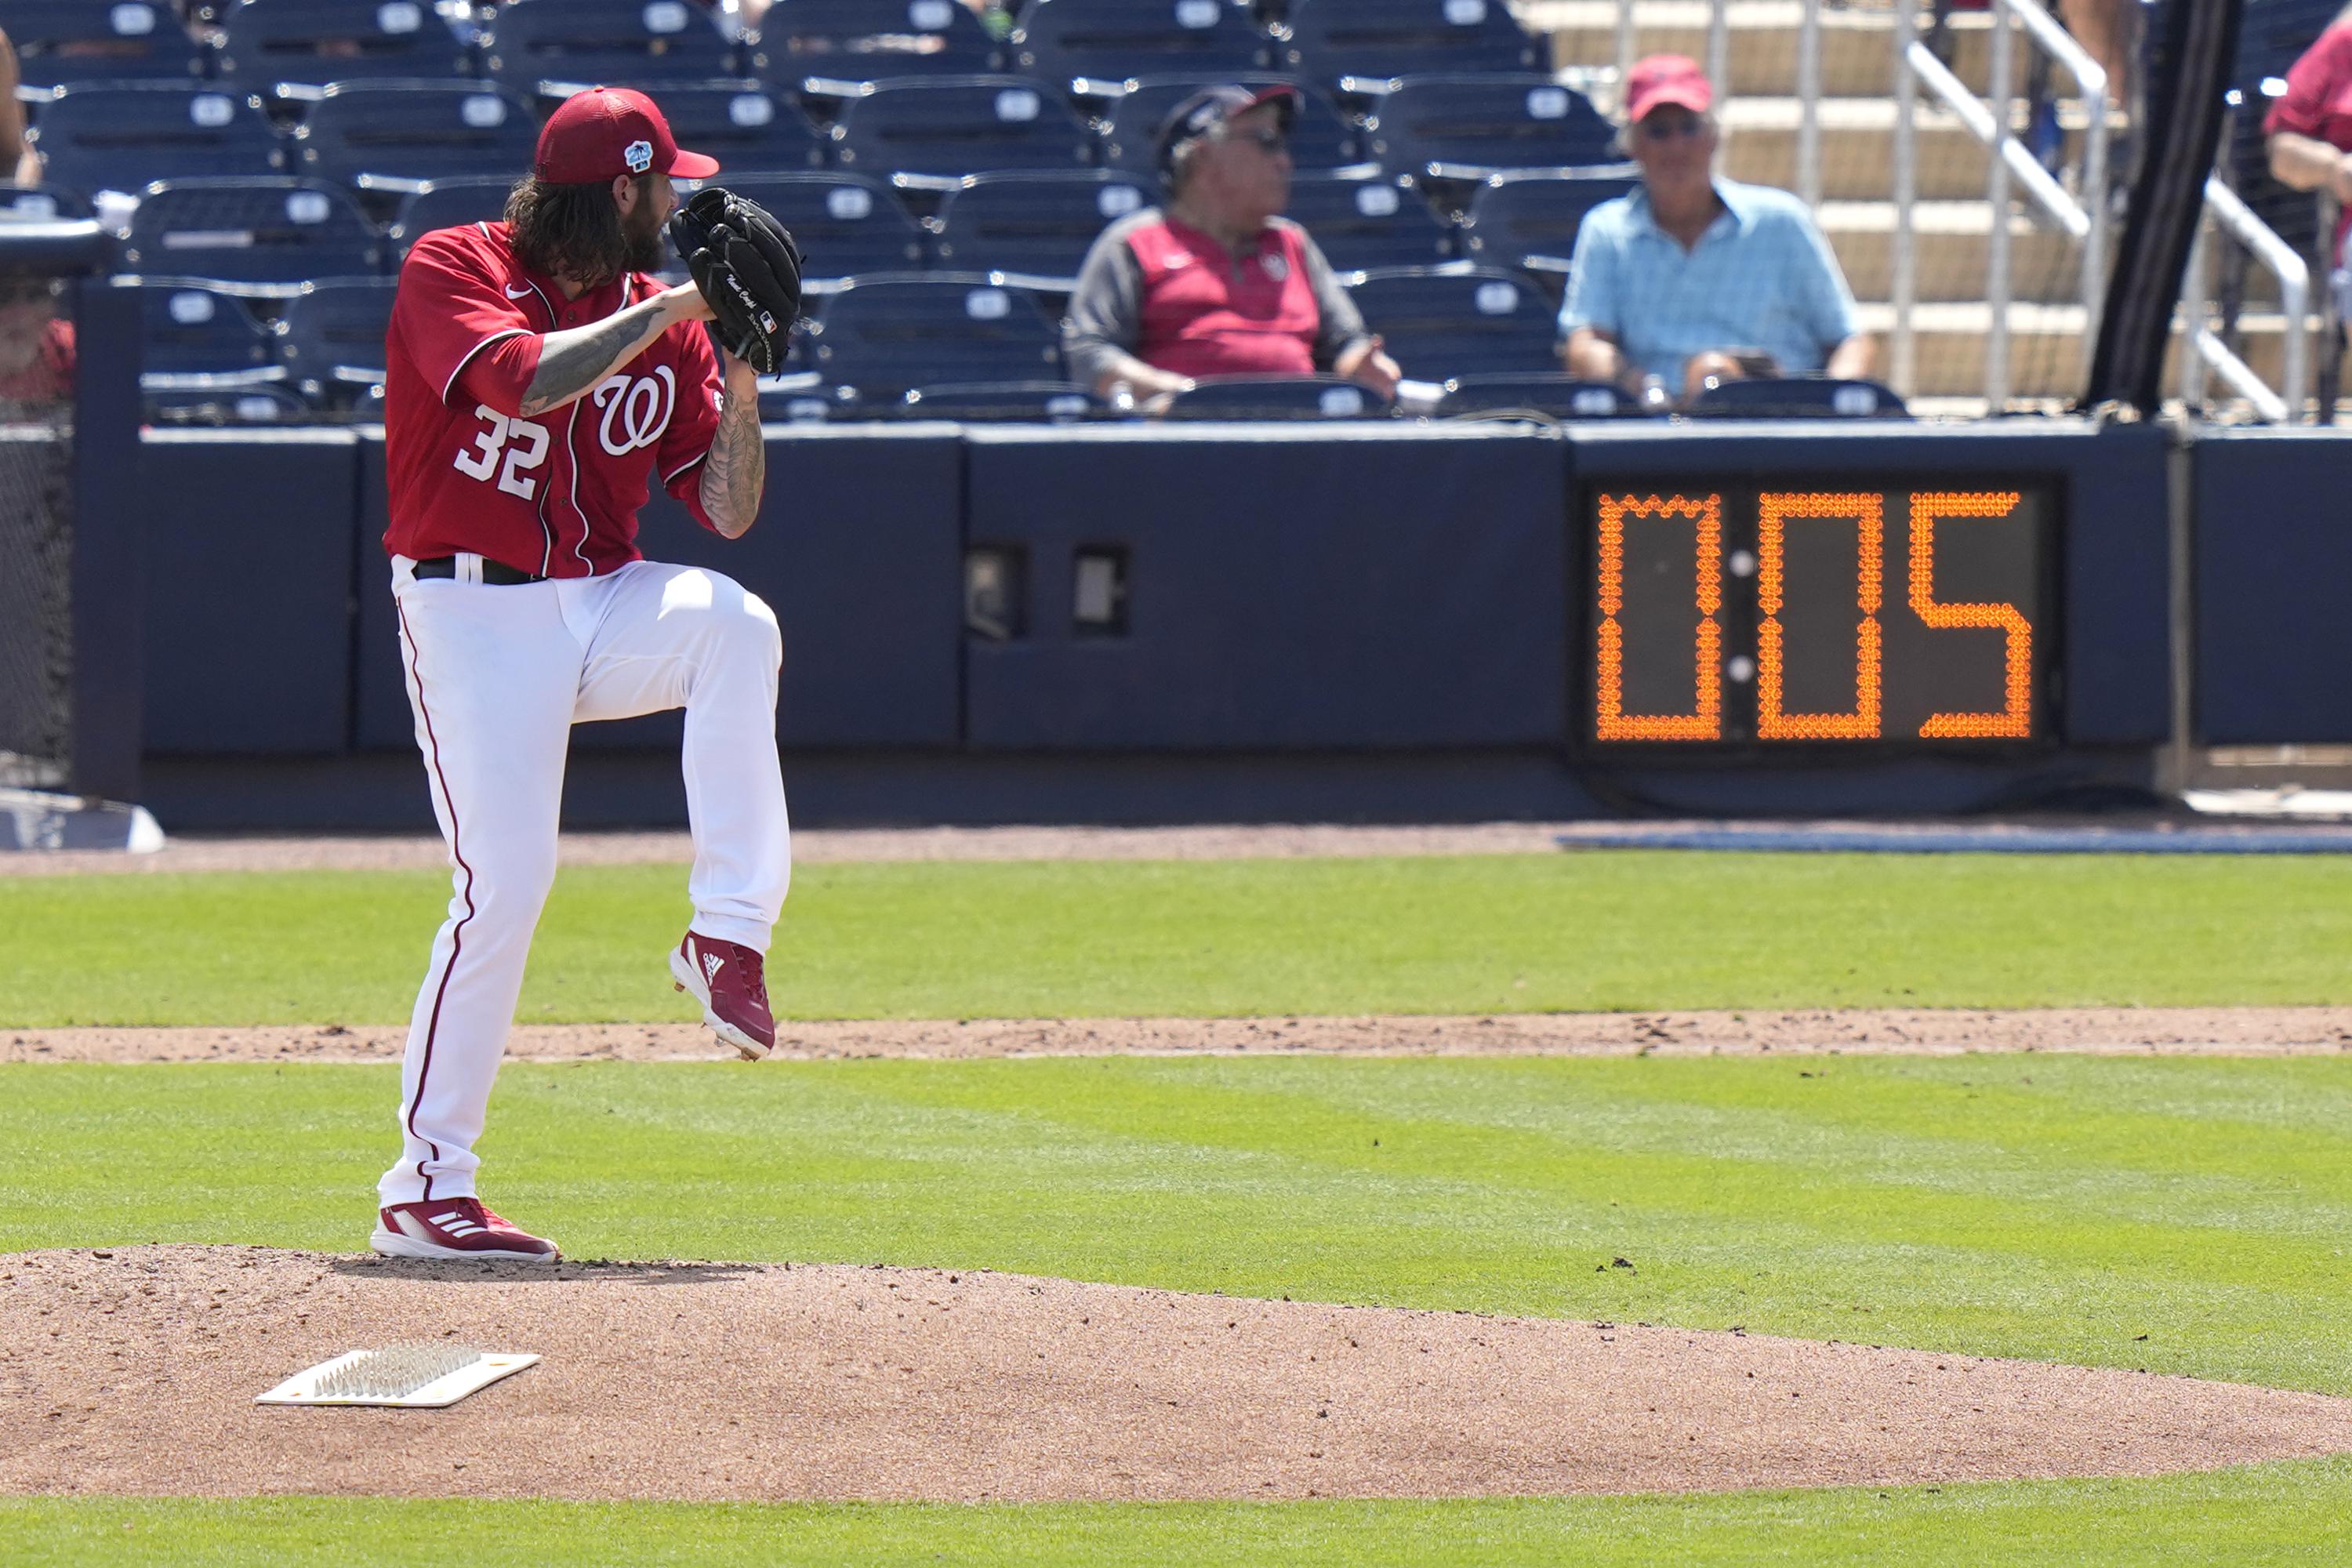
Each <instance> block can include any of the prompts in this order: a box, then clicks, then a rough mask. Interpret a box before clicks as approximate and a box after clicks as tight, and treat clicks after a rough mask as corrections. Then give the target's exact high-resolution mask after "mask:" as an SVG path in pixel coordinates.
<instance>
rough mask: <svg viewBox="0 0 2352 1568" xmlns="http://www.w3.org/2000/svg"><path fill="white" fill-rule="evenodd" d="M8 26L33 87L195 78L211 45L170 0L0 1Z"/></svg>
mask: <svg viewBox="0 0 2352 1568" xmlns="http://www.w3.org/2000/svg"><path fill="white" fill-rule="evenodd" d="M0 28H5V29H6V30H7V34H8V41H9V42H10V43H11V44H13V45H14V46H15V47H16V66H17V69H18V72H19V73H20V78H21V79H22V81H23V84H24V85H25V86H26V87H36V88H38V87H57V86H59V85H60V84H62V83H65V82H77V81H155V80H164V81H192V80H194V79H196V78H198V77H201V76H203V75H204V74H205V51H204V48H203V47H202V46H201V45H199V44H198V43H197V42H196V41H195V39H194V38H193V37H189V35H188V30H187V29H186V28H185V27H183V26H180V19H179V17H177V16H174V15H173V12H172V7H171V5H170V3H169V0H115V3H113V4H100V0H0Z"/></svg>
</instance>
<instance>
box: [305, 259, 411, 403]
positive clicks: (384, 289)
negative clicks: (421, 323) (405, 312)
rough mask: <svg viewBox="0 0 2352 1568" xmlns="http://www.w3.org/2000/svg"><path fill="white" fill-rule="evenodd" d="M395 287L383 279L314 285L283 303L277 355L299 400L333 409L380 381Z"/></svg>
mask: <svg viewBox="0 0 2352 1568" xmlns="http://www.w3.org/2000/svg"><path fill="white" fill-rule="evenodd" d="M397 287H398V285H397V284H395V283H394V280H393V279H389V278H347V279H335V280H332V281H330V282H325V283H314V284H312V285H311V286H310V288H308V289H303V290H302V292H300V293H299V294H297V295H295V296H294V298H293V299H291V300H288V301H287V304H286V314H285V315H284V316H283V317H282V318H280V320H279V321H278V354H279V357H280V358H281V359H282V360H283V361H284V362H285V364H286V371H287V374H288V376H289V378H290V379H291V380H292V382H293V384H295V386H297V387H298V388H299V389H300V391H301V393H302V395H303V396H305V397H307V398H309V399H310V401H311V402H312V403H313V404H315V405H320V406H322V407H338V406H342V405H347V404H349V403H350V402H352V400H353V399H355V398H357V397H359V396H361V395H362V394H363V393H364V392H365V391H366V389H367V388H369V387H371V386H376V385H380V384H383V378H384V342H383V339H384V333H385V331H387V330H389V329H390V327H391V325H392V300H393V294H394V290H395V289H397Z"/></svg>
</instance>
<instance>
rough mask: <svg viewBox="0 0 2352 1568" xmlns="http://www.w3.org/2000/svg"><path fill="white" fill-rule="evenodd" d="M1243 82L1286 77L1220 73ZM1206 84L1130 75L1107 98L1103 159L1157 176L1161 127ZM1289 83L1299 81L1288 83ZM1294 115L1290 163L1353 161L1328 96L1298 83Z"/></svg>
mask: <svg viewBox="0 0 2352 1568" xmlns="http://www.w3.org/2000/svg"><path fill="white" fill-rule="evenodd" d="M1225 79H1226V80H1229V81H1237V82H1240V83H1242V84H1243V85H1244V86H1245V87H1259V86H1271V85H1273V84H1274V83H1276V82H1280V81H1288V80H1289V79H1288V78H1286V77H1278V76H1268V75H1266V74H1265V73H1263V72H1257V71H1246V72H1241V73H1237V74H1236V75H1234V76H1232V77H1228V78H1225ZM1208 85H1209V83H1208V82H1207V81H1206V80H1205V79H1202V78H1198V77H1189V76H1147V77H1136V78H1133V79H1130V80H1129V82H1128V84H1127V88H1128V90H1127V91H1126V92H1125V93H1123V94H1122V95H1120V96H1119V97H1118V98H1116V99H1114V100H1111V105H1110V113H1109V117H1108V131H1107V132H1106V133H1105V134H1104V137H1103V146H1102V159H1103V163H1105V164H1107V165H1108V166H1109V167H1111V168H1114V169H1124V170H1126V171H1127V172H1128V173H1129V174H1140V175H1142V176H1143V177H1144V178H1146V179H1148V180H1149V179H1157V178H1158V177H1159V174H1160V161H1159V154H1160V148H1159V141H1160V123H1161V122H1162V121H1165V120H1166V119H1167V118H1168V116H1169V113H1170V112H1171V110H1174V109H1175V107H1176V106H1177V105H1178V104H1180V103H1181V102H1183V101H1184V100H1186V99H1188V98H1190V97H1192V94H1194V93H1195V92H1198V91H1199V90H1200V89H1202V88H1203V87H1206V86H1208ZM1292 85H1293V86H1298V85H1300V84H1298V83H1296V82H1293V83H1292ZM1300 100H1301V101H1300V103H1299V106H1298V115H1297V119H1296V120H1294V121H1292V123H1291V127H1290V162H1291V164H1292V166H1293V167H1295V168H1300V169H1336V168H1339V166H1340V165H1341V164H1344V163H1356V162H1358V161H1359V160H1360V158H1361V157H1362V156H1363V153H1362V152H1361V150H1360V149H1359V148H1358V146H1357V145H1356V132H1355V131H1354V129H1353V128H1352V127H1350V126H1349V124H1348V122H1347V121H1344V120H1342V119H1340V118H1339V110H1336V109H1334V108H1332V107H1331V100H1329V99H1328V98H1326V97H1324V96H1323V94H1322V93H1321V92H1319V91H1318V90H1317V89H1313V88H1311V87H1310V88H1302V89H1301V92H1300Z"/></svg>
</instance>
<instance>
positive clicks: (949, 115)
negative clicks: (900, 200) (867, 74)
mask: <svg viewBox="0 0 2352 1568" xmlns="http://www.w3.org/2000/svg"><path fill="white" fill-rule="evenodd" d="M833 136H834V161H835V163H839V164H840V165H841V166H842V167H843V168H845V169H853V170H856V172H858V173H860V174H879V175H888V174H909V175H914V176H916V177H917V178H918V180H920V181H929V183H932V184H937V185H938V186H940V188H945V187H946V186H947V185H949V184H953V183H954V182H955V181H956V180H959V179H961V178H962V177H963V176H964V175H966V174H977V173H979V172H980V171H982V170H983V169H1073V168H1076V167H1078V166H1079V165H1081V164H1083V163H1085V162H1086V153H1087V128H1086V126H1085V124H1084V123H1083V122H1082V121H1079V119H1078V117H1077V116H1076V114H1074V113H1072V112H1071V111H1070V107H1069V105H1068V104H1067V103H1066V102H1065V101H1064V100H1062V97H1061V95H1060V94H1058V93H1055V92H1053V91H1050V90H1049V89H1045V88H1044V87H1042V86H1040V85H1039V84H1038V83H1036V82H1034V81H1031V80H1029V79H1026V78H1025V77H1014V76H984V77H940V78H932V79H922V78H914V79H901V80H889V81H877V82H870V83H868V84H866V87H865V88H864V89H861V90H860V92H859V93H858V95H857V96H856V97H854V98H851V99H850V100H847V101H846V102H845V104H844V105H843V106H842V112H841V119H840V121H838V122H837V123H835V126H834V128H833Z"/></svg>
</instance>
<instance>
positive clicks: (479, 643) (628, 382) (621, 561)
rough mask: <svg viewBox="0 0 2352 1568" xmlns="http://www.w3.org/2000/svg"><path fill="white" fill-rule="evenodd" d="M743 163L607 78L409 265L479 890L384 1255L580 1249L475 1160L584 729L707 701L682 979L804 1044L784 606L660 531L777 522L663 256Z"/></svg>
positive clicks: (468, 843)
mask: <svg viewBox="0 0 2352 1568" xmlns="http://www.w3.org/2000/svg"><path fill="white" fill-rule="evenodd" d="M718 172H719V165H718V163H716V162H715V161H714V160H712V159H709V158H707V157H704V156H703V155H702V154H700V153H688V152H684V151H681V150H680V149H679V147H678V145H677V142H676V141H675V140H674V139H673V138H672V137H671V135H670V130H669V126H668V124H667V121H664V120H663V118H662V114H661V110H659V109H657V108H656V107H655V105H654V102H653V100H650V99H648V98H647V97H646V96H645V94H643V93H640V92H631V91H626V90H624V89H615V88H598V89H593V90H591V91H587V92H583V93H580V94H577V95H576V96H574V97H572V98H571V99H569V100H566V101H565V102H564V103H563V105H562V107H561V108H559V109H558V110H556V111H555V113H554V114H553V115H552V116H551V117H550V119H549V120H548V121H547V124H546V126H545V128H544V129H543V130H542V131H541V135H540V139H539V148H538V155H537V159H536V162H535V164H534V167H533V168H532V170H531V172H530V175H529V176H528V177H527V178H525V179H524V180H523V181H522V182H521V183H520V184H517V185H516V186H515V188H514V191H513V194H512V195H510V196H509V198H508V202H507V216H506V221H505V222H503V223H482V224H469V225H467V226H464V227H460V228H446V229H439V230H436V231H435V232H433V233H430V234H427V235H425V237H423V238H421V239H419V240H418V241H417V242H416V245H415V247H414V248H413V249H412V250H410V252H409V254H408V258H407V260H406V261H405V262H404V264H403V265H402V268H401V274H400V289H399V293H398V295H397V297H396V298H395V300H394V305H393V312H392V326H391V330H390V332H389V333H388V334H387V337H386V341H385V347H386V351H387V361H386V363H387V376H386V382H385V389H384V402H385V409H384V463H385V468H386V479H387V483H388V488H389V490H390V503H391V504H390V510H391V526H390V527H389V528H388V529H387V530H386V531H385V533H384V548H385V549H386V551H387V552H389V553H390V554H391V556H392V568H393V572H392V576H393V595H394V602H395V605H396V606H397V610H398V622H399V628H400V643H401V665H402V669H403V672H404V674H405V676H406V678H407V682H408V695H409V700H410V703H411V706H412V707H413V708H414V709H415V716H416V743H417V747H418V749H419V750H420V751H421V752H423V753H424V757H425V782H426V784H427V787H428V789H429V791H430V793H431V795H432V798H433V810H434V815H435V816H436V818H437V819H438V820H439V822H440V826H441V832H442V836H443V837H444V838H445V839H446V841H447V843H448V847H449V860H450V866H451V873H452V894H451V898H450V900H449V914H448V919H447V920H446V921H444V922H443V924H442V926H441V930H440V934H439V936H438V938H437V939H436V941H435V942H434V944H433V953H432V959H431V962H430V963H429V965H428V966H427V968H426V971H425V984H424V985H423V987H422V988H421V989H420V990H419V992H418V994H417V998H416V1007H415V1013H414V1015H413V1016H412V1018H411V1021H410V1025H409V1034H408V1051H407V1058H406V1065H405V1067H404V1068H403V1071H402V1075H401V1104H400V1128H401V1139H402V1148H401V1153H400V1158H399V1160H398V1161H397V1162H396V1163H394V1165H393V1167H392V1169H391V1170H389V1171H387V1172H386V1173H384V1176H383V1182H382V1183H381V1184H380V1186H379V1198H380V1210H381V1212H380V1215H379V1218H378V1223H377V1226H376V1230H375V1234H374V1237H373V1242H372V1245H373V1247H374V1248H375V1250H376V1251H378V1252H381V1253H385V1254H387V1255H390V1256H394V1257H403V1258H503V1259H514V1260H521V1261H533V1262H545V1261H550V1260H552V1259H553V1258H554V1257H555V1254H556V1248H555V1244H554V1243H552V1242H551V1241H548V1240H546V1239H544V1238H543V1237H536V1236H532V1235H530V1233H528V1232H526V1231H523V1230H520V1229H518V1228H516V1227H515V1226H511V1225H509V1224H508V1223H507V1222H506V1221H504V1220H502V1219H500V1218H499V1216H498V1215H495V1214H493V1213H491V1212H490V1211H489V1210H488V1209H487V1208H485V1207H484V1206H483V1205H482V1203H481V1200H480V1199H479V1197H478V1196H477V1195H476V1193H475V1187H474V1177H475V1171H476V1167H477V1166H478V1163H479V1162H478V1160H477V1159H476V1157H475V1155H474V1152H473V1150H474V1142H475V1140H476V1139H477V1138H478V1136H479V1134H480V1132H481V1130H482V1124H483V1119H484V1114H485V1111H486V1110H487V1107H488V1101H489V1095H490V1084H491V1080H492V1079H493V1078H495V1077H496V1075H497V1072H498V1066H499V1057H500V1056H501V1055H502V1054H503V1053H504V1051H505V1048H506V1036H507V1030H508V1027H509V1025H510V1024H511V1023H512V1022H513V1017H514V1006H515V998H516V995H517V994H518V992H519V991H520V988H521V984H522V974H523V963H524V960H525V958H526V956H527V955H528V953H529V952H530V938H531V932H532V929H533V927H534V926H536V924H537V923H538V920H539V911H540V907H541V904H542V902H543V901H544V900H545V899H546V897H547V891H548V888H549V885H550V884H551V881H552V880H553V879H554V875H555V851H556V826H557V819H558V816H559V812H560V808H561V806H562V794H563V766H564V758H565V753H566V752H567V751H568V749H569V746H570V739H571V731H572V724H573V723H574V722H575V721H583V720H595V719H620V718H625V717H628V716H630V715H633V714H638V713H648V712H654V711H656V710H661V709H666V708H684V709H685V710H686V744H685V773H686V795H687V808H688V815H689V816H690V819H691V821H692V824H693V828H694V847H695V859H694V870H693V873H692V875H691V877H690V879H689V880H688V891H689V893H690V894H691V895H692V898H693V901H694V918H693V921H692V923H691V925H690V927H689V929H688V931H687V934H686V936H685V939H684V940H683V941H682V942H680V943H679V944H678V947H677V950H676V951H674V952H672V953H671V954H670V960H669V967H670V973H671V976H672V978H673V980H674V982H675V983H676V984H677V986H678V987H679V988H680V989H682V990H688V991H690V992H692V993H693V994H694V996H695V999H696V1000H697V1001H698V1002H700V1003H701V1004H702V1006H703V1011H704V1018H705V1021H706V1022H707V1023H709V1025H710V1026H712V1028H713V1029H714V1030H715V1031H716V1032H717V1033H718V1034H719V1037H720V1038H722V1039H724V1040H726V1041H727V1042H728V1043H729V1044H730V1045H732V1046H734V1047H736V1048H737V1049H738V1050H740V1051H741V1052H742V1053H743V1054H745V1055H747V1056H759V1055H764V1054H765V1053H766V1052H767V1051H768V1050H769V1049H771V1048H772V1047H773V1045H774V1043H775V1023H774V1019H773V1017H772V1016H771V1014H770V1011H769V1007H768V999H767V991H766V984H765V978H764V975H763V973H762V954H763V953H764V952H766V950H767V946H768V942H769V937H770V933H771V931H772V928H773V926H774V924H775V921H776V917H777V915H778V914H779V913H780V912H781V910H782V906H783V900H784V890H785V885H786V882H787V879H788V877H789V868H790V862H791V857H790V845H789V838H788V830H787V826H786V822H785V816H784V791H783V779H782V773H781V770H780V768H779V766H778V763H777V759H776V731H775V710H776V683H777V672H778V668H779V665H780V662H781V659H782V638H781V636H780V634H779V632H778V630H777V626H776V617H775V615H774V613H773V612H772V611H771V610H770V609H769V608H768V606H767V605H764V604H762V603H761V601H760V600H759V599H758V598H757V597H756V596H755V595H751V594H749V593H746V592H745V591H744V590H743V589H742V588H741V587H740V585H738V584H735V583H734V582H732V581H730V579H728V578H726V577H723V576H721V575H719V574H717V573H714V572H705V571H700V570H697V569H693V568H688V567H682V566H670V565H664V564H660V563H655V562H650V561H646V560H645V559H644V558H643V557H642V556H641V555H640V554H639V553H638V551H637V546H636V532H637V511H638V509H639V508H641V507H642V506H644V504H645V502H646V496H647V492H648V490H649V489H650V485H651V483H652V481H654V480H655V479H658V480H659V481H660V483H661V484H662V486H663V487H664V488H665V489H667V490H668V491H669V493H670V494H671V495H673V496H675V497H677V499H678V500H679V501H681V502H683V503H684V505H685V507H686V509H687V510H688V512H690V513H691V514H693V516H694V519H695V521H698V522H699V523H701V524H702V525H703V526H704V527H706V528H709V529H712V530H714V531H717V532H719V533H720V534H723V535H725V536H726V537H727V538H730V539H733V538H736V537H739V536H740V535H741V534H742V532H743V531H745V530H746V529H748V528H750V527H751V524H752V521H754V520H755V519H756V518H757V517H758V516H759V513H760V502H761V491H762V489H763V487H764V485H765V482H766V473H767V457H766V448H765V447H763V446H762V445H761V434H760V412H759V386H758V382H757V379H756V377H755V376H754V374H753V373H752V370H751V366H750V365H748V364H746V363H743V362H742V361H740V360H738V359H736V358H735V357H734V356H733V355H731V354H729V355H726V356H725V364H724V369H723V370H722V368H721V363H720V356H719V353H716V352H714V350H713V347H712V343H711V341H710V338H709V335H708V334H707V333H706V332H705V331H704V330H703V327H702V325H701V323H702V322H704V321H708V320H709V318H710V314H711V311H710V307H709V304H708V303H706V302H705V300H703V298H702V296H701V295H700V294H699V293H698V291H697V290H696V289H695V288H694V287H693V286H692V285H683V286H680V287H678V288H675V289H668V288H664V287H663V286H662V285H661V284H660V283H659V282H658V281H656V279H652V278H649V277H647V276H646V273H647V272H649V271H650V270H651V269H653V268H656V267H658V266H659V265H661V262H662V243H663V242H662V229H663V225H664V223H665V221H666V220H667V218H668V216H669V215H670V213H671V211H672V210H673V209H674V208H675V207H676V205H677V196H676V195H674V194H673V192H672V190H671V186H670V180H671V177H672V176H673V175H676V176H679V177H687V178H700V177H702V176H705V175H709V174H717V173H718Z"/></svg>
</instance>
